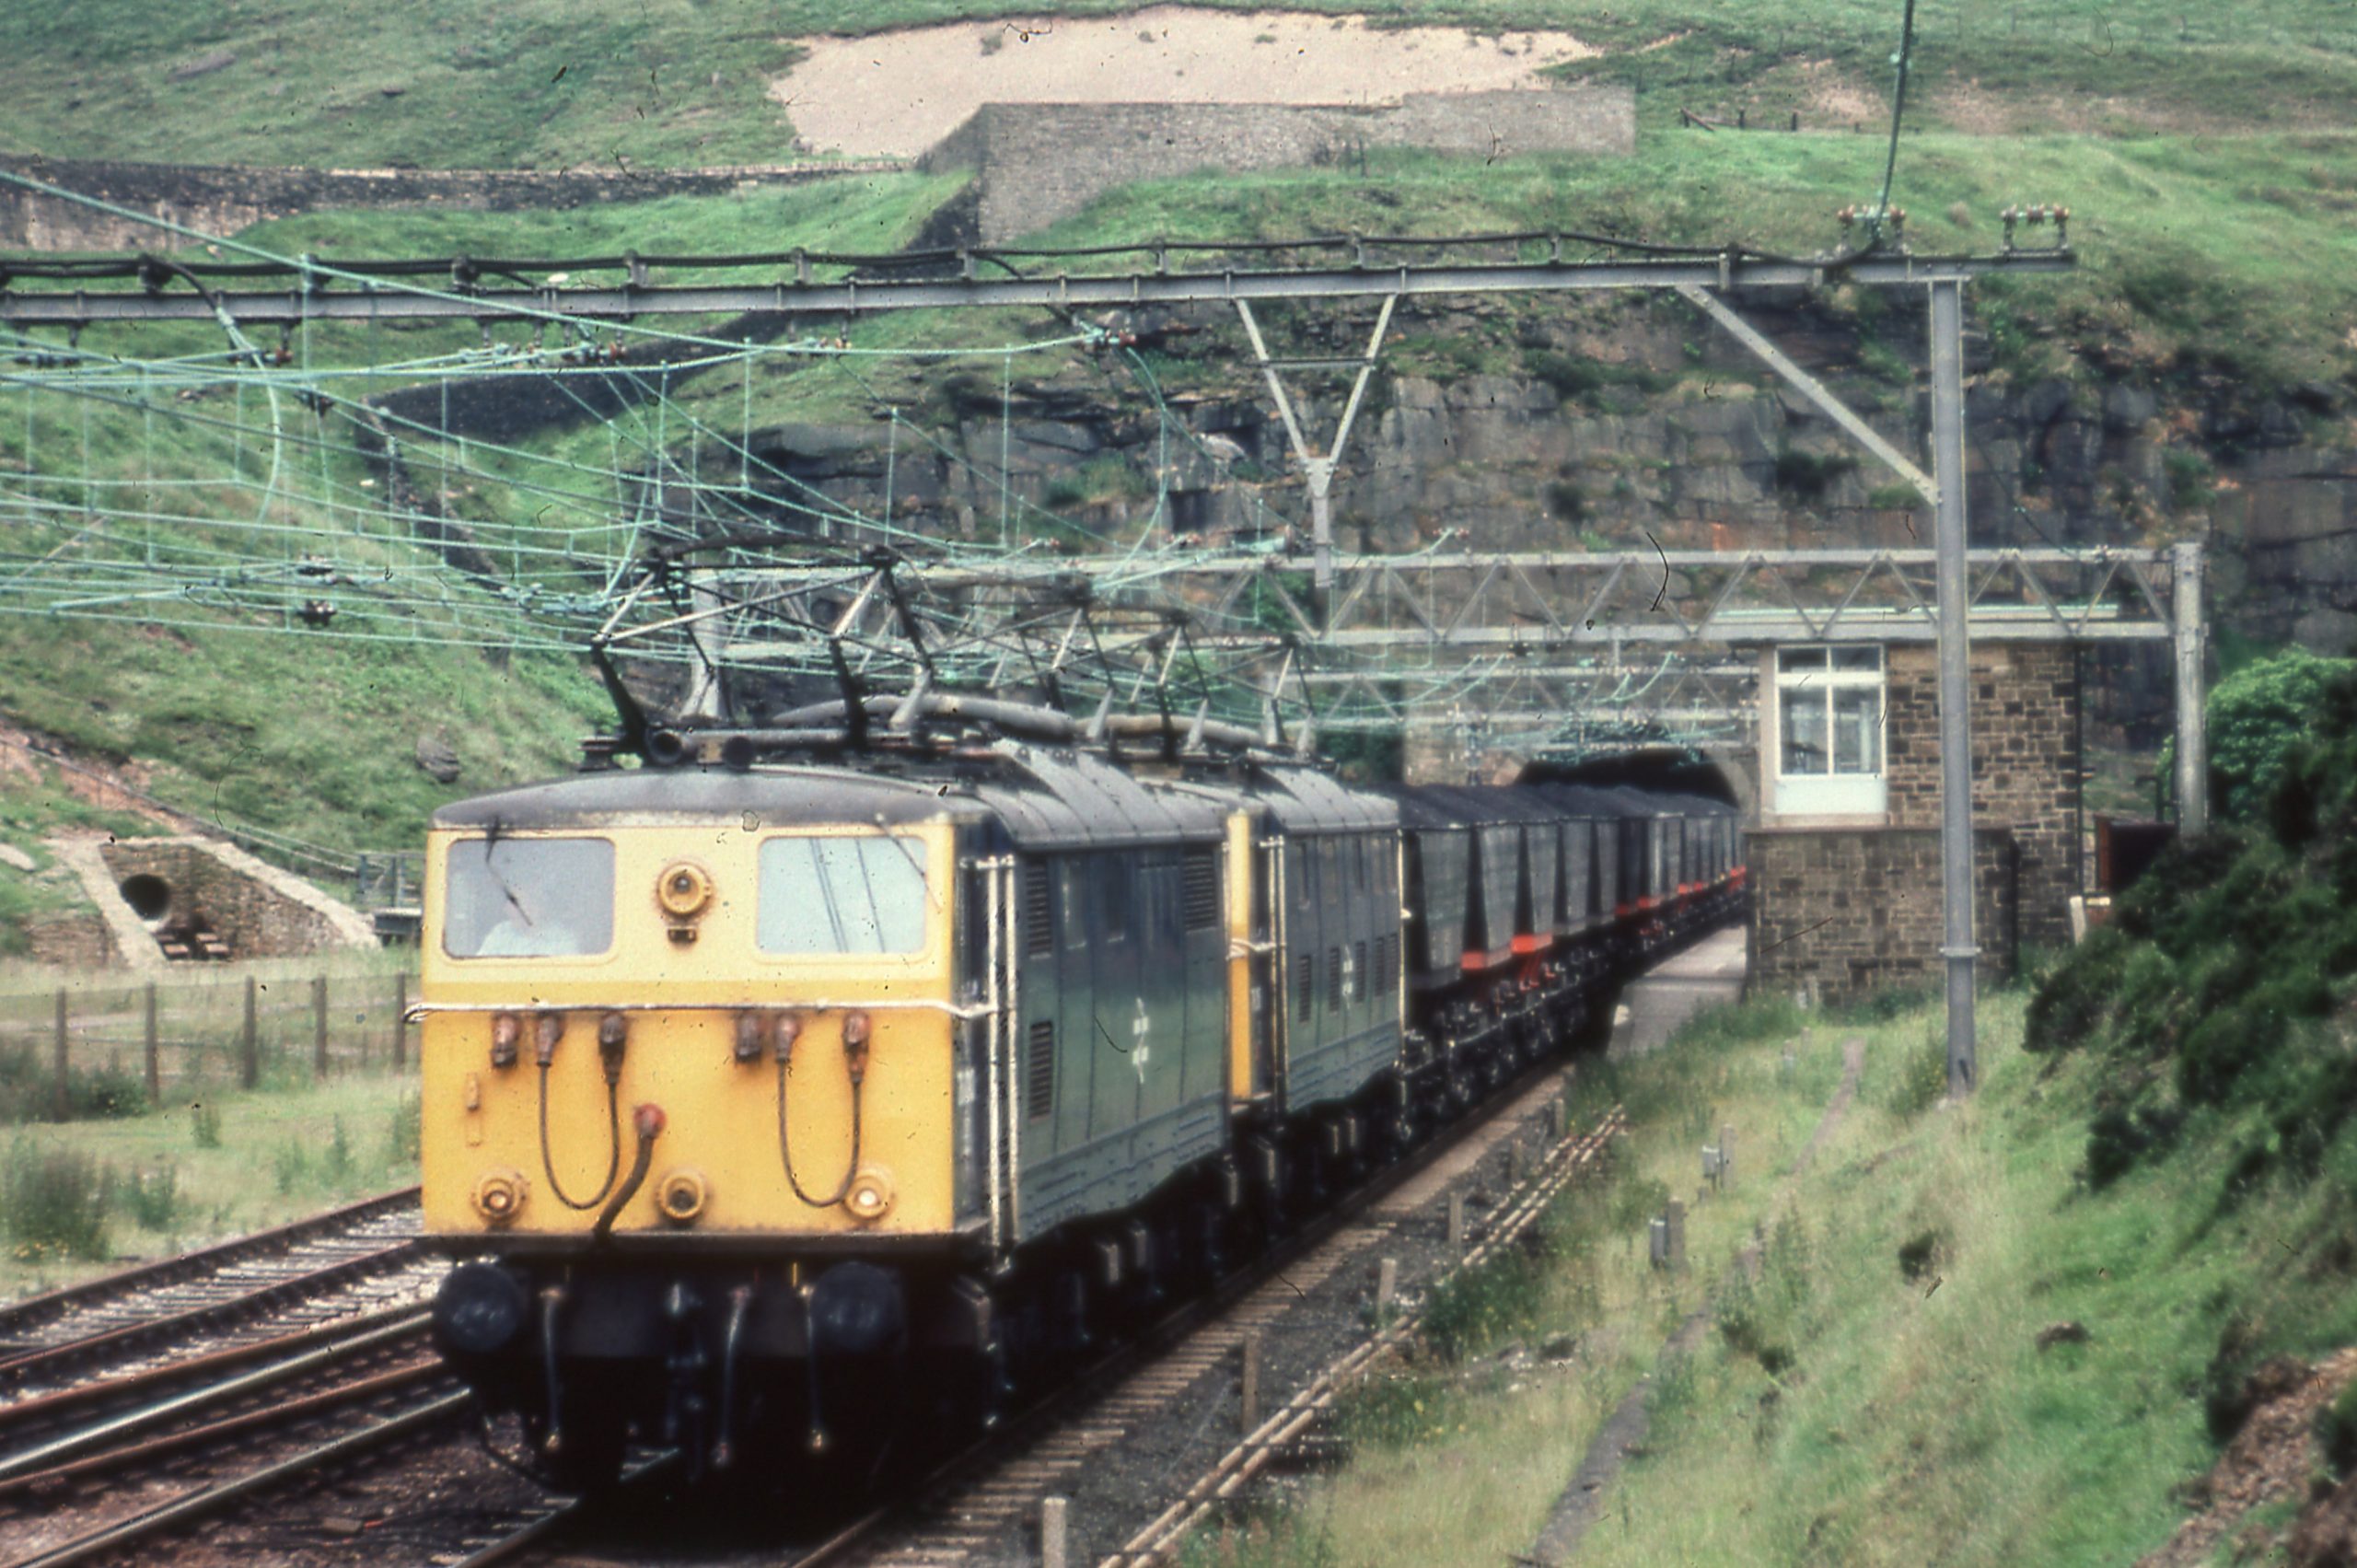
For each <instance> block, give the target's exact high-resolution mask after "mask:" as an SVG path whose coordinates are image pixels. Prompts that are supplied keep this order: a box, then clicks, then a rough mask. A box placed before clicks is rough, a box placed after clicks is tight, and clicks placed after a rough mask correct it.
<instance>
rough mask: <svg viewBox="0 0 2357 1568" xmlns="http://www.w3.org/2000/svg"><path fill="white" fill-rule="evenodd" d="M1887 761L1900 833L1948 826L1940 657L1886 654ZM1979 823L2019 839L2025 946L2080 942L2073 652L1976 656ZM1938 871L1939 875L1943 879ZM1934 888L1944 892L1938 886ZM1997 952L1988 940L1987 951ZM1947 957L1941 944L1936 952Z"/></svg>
mask: <svg viewBox="0 0 2357 1568" xmlns="http://www.w3.org/2000/svg"><path fill="white" fill-rule="evenodd" d="M1887 674H1888V683H1887V689H1886V696H1885V703H1886V705H1885V708H1884V724H1885V731H1884V747H1883V749H1884V761H1885V767H1886V770H1887V772H1886V778H1887V783H1888V785H1889V802H1890V822H1891V826H1893V827H1895V828H1922V829H1931V830H1936V829H1937V828H1938V827H1939V825H1940V713H1939V691H1938V687H1939V658H1938V655H1937V653H1936V652H1935V651H1934V650H1933V648H1931V647H1930V646H1928V645H1895V646H1893V647H1892V648H1891V649H1890V650H1889V653H1888V660H1887ZM1971 678H1972V713H1971V717H1972V819H1973V824H1974V826H1975V827H1976V828H2001V829H2003V830H2006V831H2007V832H2009V833H2010V834H2011V835H2012V837H2013V842H2014V848H2015V852H2016V854H2018V856H2019V861H2020V932H2019V935H2020V938H2021V939H2022V940H2023V941H2026V942H2036V943H2043V944H2053V945H2061V944H2063V943H2067V942H2068V941H2069V940H2070V939H2071V911H2070V899H2071V895H2072V894H2073V893H2075V892H2077V891H2079V890H2080V889H2079V849H2078V846H2079V816H2080V814H2079V797H2078V777H2079V765H2080V759H2079V682H2078V674H2077V666H2076V660H2075V657H2074V655H2073V651H2072V650H2071V648H2069V647H2068V646H2065V645H2060V644H2042V643H2012V644H2003V643H1995V644H1992V643H1980V644H1977V645H1974V647H1973V649H1972V661H1971ZM1936 869H1937V868H1936V865H1934V871H1935V872H1936ZM1937 886H1938V878H1937V877H1936V875H1935V876H1934V877H1933V887H1934V888H1936V887H1937ZM1990 945H1991V944H1990V942H1989V940H1988V938H1987V937H1985V936H1984V937H1982V938H1981V946H1982V947H1989V946H1990ZM1932 946H1933V947H1937V946H1938V943H1937V940H1936V935H1935V936H1934V940H1933V944H1932Z"/></svg>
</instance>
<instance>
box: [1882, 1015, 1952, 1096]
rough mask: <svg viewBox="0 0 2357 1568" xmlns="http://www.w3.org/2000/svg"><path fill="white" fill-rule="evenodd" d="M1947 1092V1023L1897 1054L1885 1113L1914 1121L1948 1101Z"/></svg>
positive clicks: (1888, 1087) (1938, 1025) (1888, 1085)
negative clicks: (1944, 1100)
mask: <svg viewBox="0 0 2357 1568" xmlns="http://www.w3.org/2000/svg"><path fill="white" fill-rule="evenodd" d="M1947 1092H1948V1041H1947V1034H1946V1023H1945V1019H1943V1020H1941V1021H1939V1022H1937V1023H1935V1024H1934V1025H1933V1028H1930V1029H1927V1030H1925V1031H1924V1032H1923V1033H1922V1034H1921V1035H1918V1036H1917V1037H1916V1039H1915V1042H1914V1043H1913V1044H1912V1045H1909V1046H1903V1047H1901V1048H1900V1049H1899V1050H1898V1051H1897V1052H1896V1060H1895V1061H1894V1062H1893V1063H1892V1070H1891V1076H1890V1081H1889V1083H1888V1084H1887V1086H1885V1088H1884V1090H1883V1096H1882V1103H1883V1109H1885V1110H1887V1111H1889V1112H1890V1114H1891V1115H1893V1116H1896V1117H1898V1119H1899V1120H1900V1121H1913V1120H1915V1118H1917V1117H1919V1116H1921V1115H1922V1114H1923V1113H1924V1112H1925V1111H1927V1110H1929V1109H1932V1108H1933V1106H1935V1105H1937V1104H1939V1103H1940V1101H1941V1100H1943V1099H1945V1098H1947Z"/></svg>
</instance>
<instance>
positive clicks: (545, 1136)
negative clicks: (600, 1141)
mask: <svg viewBox="0 0 2357 1568" xmlns="http://www.w3.org/2000/svg"><path fill="white" fill-rule="evenodd" d="M617 1076H619V1075H617ZM621 1167H622V1113H621V1101H620V1100H619V1099H618V1098H617V1087H616V1078H615V1077H609V1078H608V1079H607V1080H606V1179H605V1180H603V1181H601V1182H599V1183H598V1191H595V1192H593V1193H591V1194H590V1195H589V1196H588V1197H586V1198H584V1199H582V1200H581V1201H580V1202H574V1201H573V1200H572V1199H571V1198H568V1197H566V1196H565V1193H564V1188H563V1186H562V1185H560V1184H559V1183H558V1181H557V1179H556V1163H555V1162H554V1161H553V1160H552V1159H551V1158H550V1157H549V1064H548V1063H545V1062H543V1063H540V1172H541V1174H542V1175H544V1176H546V1177H547V1178H548V1179H549V1191H552V1192H553V1193H555V1194H556V1201H557V1202H560V1203H563V1205H564V1206H565V1207H566V1208H568V1209H575V1210H580V1211H583V1212H586V1211H588V1210H590V1209H594V1208H596V1207H597V1206H598V1204H599V1203H600V1202H604V1201H605V1197H606V1194H607V1193H609V1192H610V1191H613V1190H614V1177H615V1175H616V1173H618V1172H619V1171H620V1170H621Z"/></svg>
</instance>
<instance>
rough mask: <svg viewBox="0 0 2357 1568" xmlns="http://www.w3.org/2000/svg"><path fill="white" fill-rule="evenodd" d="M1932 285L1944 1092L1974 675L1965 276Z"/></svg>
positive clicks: (1963, 871)
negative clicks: (1967, 567)
mask: <svg viewBox="0 0 2357 1568" xmlns="http://www.w3.org/2000/svg"><path fill="white" fill-rule="evenodd" d="M1931 290H1932V471H1933V478H1934V480H1935V481H1936V482H1937V484H1938V486H1939V493H1940V499H1939V506H1938V508H1937V517H1936V528H1935V532H1934V539H1933V545H1934V550H1933V561H1934V576H1935V579H1936V582H1937V592H1938V596H1939V626H1940V650H1939V652H1940V680H1939V688H1940V902H1941V912H1942V914H1943V916H1944V919H1943V921H1942V926H1941V942H1940V955H1941V957H1942V958H1945V959H1946V960H1947V992H1948V1040H1947V1044H1948V1093H1949V1094H1950V1095H1951V1096H1954V1097H1962V1096H1964V1095H1968V1094H1970V1093H1971V1092H1972V1087H1973V1084H1974V1081H1975V1080H1976V1079H1977V1078H1978V1077H1979V1076H1980V1056H1979V1047H1978V1045H1977V1043H1976V1037H1975V1034H1974V1029H1973V1018H1972V1005H1973V994H1972V989H1973V969H1974V960H1975V959H1977V958H1979V957H1980V948H1979V947H1976V946H1975V945H1974V943H1973V936H1972V721H1971V713H1970V706H1969V705H1970V703H1971V700H1972V679H1971V666H1970V653H1969V645H1968V641H1967V638H1968V632H1967V630H1966V612H1967V610H1968V606H1967V604H1966V602H1965V601H1966V596H1967V595H1968V593H1969V592H1970V588H1969V587H1968V581H1967V578H1966V572H1965V553H1964V551H1965V516H1964V285H1962V284H1961V283H1957V282H1955V281H1953V280H1950V281H1945V282H1941V283H1934V284H1933V285H1931Z"/></svg>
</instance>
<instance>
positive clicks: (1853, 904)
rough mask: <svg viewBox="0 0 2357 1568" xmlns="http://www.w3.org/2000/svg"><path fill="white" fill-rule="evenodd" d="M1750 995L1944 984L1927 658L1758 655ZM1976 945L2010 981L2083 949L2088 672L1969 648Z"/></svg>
mask: <svg viewBox="0 0 2357 1568" xmlns="http://www.w3.org/2000/svg"><path fill="white" fill-rule="evenodd" d="M1759 657H1760V674H1759V691H1760V703H1759V735H1760V746H1759V771H1760V788H1759V808H1758V820H1757V822H1756V823H1755V824H1754V825H1753V826H1752V827H1751V829H1750V843H1749V865H1750V879H1751V889H1752V907H1751V927H1750V941H1749V947H1750V955H1749V956H1750V961H1751V969H1750V973H1751V980H1752V983H1753V984H1754V985H1756V986H1759V987H1760V988H1763V989H1766V990H1769V991H1796V990H1800V989H1803V988H1805V987H1809V986H1814V988H1815V989H1816V990H1817V993H1818V994H1819V995H1820V996H1825V997H1839V996H1843V995H1847V994H1851V993H1857V992H1862V991H1866V990H1869V989H1872V988H1874V987H1875V986H1878V985H1887V984H1900V985H1921V984H1929V983H1931V982H1933V981H1937V980H1938V979H1939V977H1940V974H1941V963H1940V944H1941V887H1940V777H1939V769H1940V743H1939V703H1938V692H1937V679H1938V670H1937V664H1938V655H1937V651H1936V650H1935V649H1934V648H1933V645H1931V644H1929V643H1893V644H1878V643H1834V644H1787V645H1780V646H1771V647H1768V648H1764V649H1762V650H1761V652H1760V656H1759ZM1970 669H1971V679H1972V712H1971V724H1972V820H1973V830H1974V835H1975V840H1976V842H1975V846H1974V887H1975V906H1976V907H1975V912H1974V931H1975V939H1976V941H1977V942H1978V944H1979V946H1980V951H1981V963H1982V970H1983V972H1984V973H1986V974H1988V975H1990V976H1991V977H1994V978H2002V977H2003V976H2005V975H2008V974H2010V973H2012V972H2013V971H2014V968H2015V967H2016V966H2017V964H2018V963H2019V959H2020V950H2021V947H2022V946H2023V944H2025V943H2032V944H2060V943H2063V942H2067V941H2068V940H2069V939H2070V900H2071V897H2072V895H2073V894H2074V893H2076V892H2078V891H2079V890H2080V871H2081V868H2080V865H2079V844H2080V836H2079V835H2080V815H2081V814H2080V801H2079V780H2080V740H2079V673H2078V656H2077V653H2076V651H2075V650H2074V648H2073V646H2072V645H2069V644H2066V643H2057V642H2036V643H2031V642H2016V643H2007V642H2003V641H1996V640H1990V639H1981V640H1977V641H1976V642H1975V643H1974V644H1973V646H1972V657H1971V665H1970Z"/></svg>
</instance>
